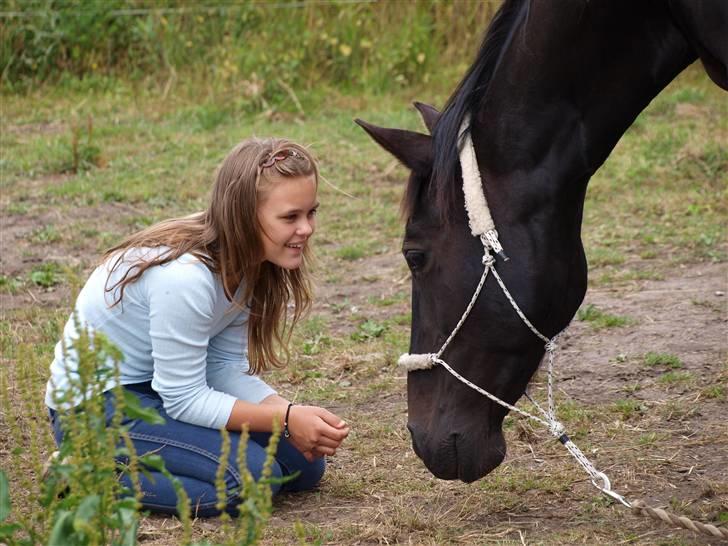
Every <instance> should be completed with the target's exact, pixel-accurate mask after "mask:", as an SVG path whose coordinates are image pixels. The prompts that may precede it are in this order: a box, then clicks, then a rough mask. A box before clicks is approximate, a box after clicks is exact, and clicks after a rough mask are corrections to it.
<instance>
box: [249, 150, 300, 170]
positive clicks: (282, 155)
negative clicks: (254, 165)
mask: <svg viewBox="0 0 728 546" xmlns="http://www.w3.org/2000/svg"><path fill="white" fill-rule="evenodd" d="M289 157H295V158H296V159H302V158H303V156H302V155H301V154H300V152H297V151H296V150H283V151H282V152H278V153H277V154H274V155H271V156H269V157H268V159H266V160H265V161H263V163H261V164H260V168H261V169H267V168H268V167H272V166H273V165H275V163H276V161H283V160H284V159H288V158H289Z"/></svg>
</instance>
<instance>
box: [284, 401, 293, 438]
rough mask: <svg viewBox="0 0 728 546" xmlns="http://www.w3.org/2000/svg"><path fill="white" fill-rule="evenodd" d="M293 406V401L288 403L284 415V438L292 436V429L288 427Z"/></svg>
mask: <svg viewBox="0 0 728 546" xmlns="http://www.w3.org/2000/svg"><path fill="white" fill-rule="evenodd" d="M292 407H293V402H289V403H288V407H287V408H286V415H285V417H283V437H284V438H290V437H291V431H290V430H289V428H288V422H289V419H290V417H291V408H292Z"/></svg>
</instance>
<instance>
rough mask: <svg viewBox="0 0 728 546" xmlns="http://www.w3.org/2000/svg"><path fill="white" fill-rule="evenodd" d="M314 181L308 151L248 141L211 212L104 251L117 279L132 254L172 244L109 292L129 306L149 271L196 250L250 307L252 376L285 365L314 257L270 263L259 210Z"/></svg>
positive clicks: (217, 186)
mask: <svg viewBox="0 0 728 546" xmlns="http://www.w3.org/2000/svg"><path fill="white" fill-rule="evenodd" d="M311 176H313V177H314V181H315V184H316V187H318V181H319V173H318V167H317V165H316V161H315V159H314V158H313V156H312V155H311V154H310V153H309V152H308V150H306V148H304V147H303V146H300V145H298V144H296V143H294V142H291V141H289V140H285V139H279V138H265V139H259V138H250V139H247V140H244V141H243V142H241V143H240V144H238V145H237V146H235V147H234V148H233V149H232V151H231V152H230V153H229V154H228V155H227V157H226V158H225V159H224V160H223V162H222V163H221V164H220V166H219V167H218V169H217V174H216V177H215V183H214V185H213V188H212V195H211V198H210V205H209V207H208V208H207V210H205V211H203V212H200V213H197V214H193V215H190V216H186V217H183V218H173V219H170V220H165V221H162V222H160V223H158V224H155V225H153V226H150V227H148V228H146V229H144V230H142V231H139V232H137V233H134V234H133V235H131V236H129V237H127V238H126V239H125V240H124V241H122V242H121V243H119V244H118V245H116V246H114V247H112V248H110V249H109V250H107V251H106V252H105V253H104V256H103V259H104V261H106V260H109V259H112V258H114V261H113V265H112V267H111V272H110V274H109V279H110V278H111V273H113V272H114V271H115V270H116V269H117V268H119V266H120V265H121V264H122V263H123V262H124V257H125V254H126V252H127V251H128V250H130V249H133V248H153V247H160V246H165V247H168V249H167V250H165V251H164V252H162V253H160V254H159V255H158V256H156V257H154V258H150V259H149V260H144V259H140V260H139V261H138V262H137V263H134V265H133V266H132V267H129V268H128V269H127V271H126V272H125V273H124V275H123V276H122V278H121V279H120V280H119V281H117V282H116V283H115V284H113V285H112V286H109V285H108V282H109V280H108V279H107V286H106V291H107V292H114V291H116V290H117V289H118V292H116V294H118V296H115V300H114V303H113V305H117V304H118V303H119V302H121V300H122V298H123V297H124V289H125V287H126V286H128V285H129V284H131V283H133V282H134V281H136V280H138V279H139V278H140V277H141V276H142V274H143V273H144V271H146V270H147V269H149V268H150V267H154V266H157V265H162V264H165V263H167V262H170V261H172V260H176V259H177V258H179V257H180V256H182V255H183V254H186V253H190V254H192V255H193V256H195V257H196V258H197V259H199V260H200V261H201V262H202V263H204V264H205V265H206V266H207V267H208V268H209V269H210V271H212V272H213V273H215V274H217V275H219V276H220V278H221V280H222V284H223V288H224V290H225V294H226V295H227V297H228V298H229V299H230V300H231V301H233V303H234V304H235V305H236V306H237V307H238V308H241V309H242V308H243V306H244V305H249V306H250V318H249V320H248V360H249V362H250V370H249V371H250V373H251V374H253V373H258V372H260V371H263V370H266V369H268V368H270V367H281V366H283V365H284V364H285V363H286V362H287V360H288V358H289V351H288V343H289V341H290V337H291V332H292V329H293V327H294V326H295V324H296V323H297V322H298V321H299V320H300V319H301V318H302V317H303V316H304V315H305V314H306V312H307V311H308V310H309V308H310V306H311V297H312V296H311V294H312V289H311V281H310V279H309V275H308V272H307V264H309V263H310V262H311V259H312V256H311V253H310V250H309V247H308V246H306V247H305V249H304V256H303V262H302V264H301V266H300V267H299V268H298V269H285V268H282V267H279V266H277V265H274V264H272V263H271V262H268V261H265V260H264V252H263V243H262V239H261V234H262V228H261V226H260V223H259V221H258V214H257V212H258V207H259V204H260V203H261V201H262V200H263V199H265V197H266V194H267V193H268V191H269V189H270V188H271V187H272V186H273V185H275V184H276V182H277V181H281V180H284V179H290V178H297V177H306V178H309V177H311ZM241 281H244V282H245V290H244V291H243V293H242V294H241V295H239V297H238V299H237V300H236V299H235V292H236V290H237V288H238V285H239V284H240V282H241ZM291 299H292V300H293V304H294V307H293V312H292V314H291V317H290V319H291V320H290V325H289V320H288V319H289V316H288V313H287V306H288V302H289V301H290V300H291ZM281 352H282V353H283V354H282V355H281V354H280V353H281Z"/></svg>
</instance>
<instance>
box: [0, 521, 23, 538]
mask: <svg viewBox="0 0 728 546" xmlns="http://www.w3.org/2000/svg"><path fill="white" fill-rule="evenodd" d="M18 529H20V525H18V524H17V523H3V524H2V525H0V540H8V539H9V538H10V537H12V536H13V535H14V534H15V531H17V530H18Z"/></svg>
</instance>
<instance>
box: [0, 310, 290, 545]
mask: <svg viewBox="0 0 728 546" xmlns="http://www.w3.org/2000/svg"><path fill="white" fill-rule="evenodd" d="M76 329H77V331H78V332H79V335H78V337H77V338H76V339H74V340H73V341H72V342H71V343H70V345H69V346H68V347H67V348H66V349H65V353H66V357H67V360H73V361H75V362H77V363H78V365H77V367H76V368H74V369H73V370H71V369H69V371H68V374H67V376H66V380H67V383H66V384H65V385H63V387H62V388H60V389H58V392H59V394H58V395H57V396H56V398H55V400H54V404H55V405H56V407H59V408H63V411H60V412H59V413H58V416H57V418H59V419H61V428H62V429H63V431H64V437H63V442H62V443H61V445H60V447H59V449H58V451H55V452H54V453H53V454H52V456H51V457H49V458H48V461H47V462H46V464H45V465H43V458H44V454H46V453H48V452H49V451H52V449H53V446H52V441H51V440H50V435H49V434H48V433H47V431H43V430H40V427H39V421H40V422H41V423H42V422H43V421H44V420H43V419H40V420H39V419H37V417H38V416H39V415H42V413H43V412H44V408H41V407H40V406H42V404H39V403H38V397H35V396H30V395H29V394H28V393H29V392H30V389H31V388H33V386H37V385H38V384H41V383H42V381H41V379H40V377H38V375H39V372H38V370H40V369H41V368H40V367H39V366H37V365H36V364H37V362H35V357H34V356H33V353H32V351H30V350H21V351H19V352H20V358H19V359H18V360H19V361H21V362H26V363H28V364H27V365H21V366H19V368H18V372H17V383H14V386H15V387H17V388H19V389H21V390H23V391H26V390H27V391H28V392H24V394H23V395H22V396H14V397H13V398H14V399H18V400H20V401H21V406H22V407H13V406H12V404H11V398H10V391H11V387H10V385H8V378H7V377H6V376H5V375H4V374H3V375H0V393H1V394H2V396H0V403H2V406H0V407H1V409H2V410H3V411H2V413H3V414H4V416H6V417H7V418H8V422H10V421H11V420H12V419H13V418H15V419H16V420H17V422H18V423H25V424H28V428H27V429H25V428H24V427H21V426H10V427H9V428H10V430H11V435H12V437H11V438H10V446H11V454H12V457H13V461H11V463H12V464H11V468H10V469H8V472H9V473H10V474H12V472H11V469H12V468H23V467H25V468H27V467H28V464H27V462H26V463H25V464H23V461H25V460H27V459H28V458H29V459H30V460H31V461H32V463H31V465H30V466H31V468H32V469H33V472H32V473H27V472H26V473H22V474H20V475H14V476H13V475H11V476H10V480H9V479H8V478H9V475H8V474H6V473H5V471H4V470H3V471H0V543H3V544H4V543H7V544H23V545H26V544H27V545H35V544H63V545H69V546H76V545H78V546H90V545H119V546H126V545H133V544H136V536H137V529H138V525H139V508H140V502H139V501H140V499H141V491H140V489H139V473H140V472H148V471H150V470H154V471H156V472H159V473H161V474H163V475H164V476H166V477H167V478H168V479H169V480H170V481H171V482H172V484H173V485H174V488H175V490H176V492H177V499H178V502H177V512H178V514H179V519H180V520H181V522H182V525H183V536H182V542H181V544H191V543H192V538H191V537H192V524H191V519H190V501H189V498H188V497H187V495H186V493H185V491H184V489H183V488H182V486H181V484H180V482H179V480H177V478H175V477H174V476H173V475H172V474H171V473H170V472H169V471H168V470H167V469H166V468H165V465H164V461H163V460H162V458H161V457H160V456H159V455H158V454H156V453H145V454H142V455H139V454H137V453H136V451H135V449H134V445H133V443H132V441H131V439H130V438H129V436H128V434H127V429H126V427H125V426H124V425H123V424H122V421H123V419H124V416H127V417H129V418H132V419H141V420H143V421H146V422H149V423H156V424H163V423H164V420H163V418H162V417H161V416H160V415H159V414H158V413H157V412H156V411H155V410H150V409H148V408H143V407H142V406H141V405H140V403H139V400H138V399H137V397H136V396H135V395H134V394H133V393H131V392H129V391H127V390H124V389H123V388H122V387H121V386H120V385H119V380H118V379H119V363H120V361H121V358H122V355H121V353H120V351H119V350H118V349H117V348H116V347H115V346H114V345H113V344H112V343H111V342H110V341H109V340H108V339H107V338H106V337H105V336H103V335H102V334H100V333H96V332H92V331H88V330H86V329H85V328H82V327H79V324H78V322H77V328H76ZM69 355H70V356H71V358H68V357H69ZM111 385H113V387H111V390H112V392H113V394H114V413H113V415H112V416H111V418H110V423H107V421H108V417H107V415H106V410H105V407H104V406H105V404H104V392H105V391H106V390H107V389H108V388H109V387H110V386H111ZM279 436H280V434H279V431H278V430H277V429H276V430H274V434H273V436H272V439H271V441H270V444H269V446H268V449H267V460H266V463H265V466H264V470H263V475H262V478H261V480H259V481H258V482H256V481H255V480H254V479H253V477H252V475H251V474H250V472H249V471H247V470H243V471H242V472H241V475H242V476H243V480H244V482H243V487H242V488H241V490H240V491H239V492H238V493H237V494H238V495H239V496H240V505H239V506H238V509H237V512H238V514H239V516H238V518H237V520H236V522H235V524H234V525H232V526H230V528H229V533H227V536H228V537H229V541H226V544H236V545H239V544H254V543H256V542H257V540H258V539H259V538H260V536H261V534H262V530H263V528H264V526H265V524H266V523H267V520H268V517H269V516H270V513H271V511H272V493H271V488H270V484H271V483H272V482H273V481H274V480H273V478H271V465H272V462H273V460H274V457H275V452H276V449H277V445H278V440H279ZM223 437H224V438H226V439H227V438H228V433H227V432H225V431H223ZM247 441H248V435H247V431H244V432H243V438H242V440H241V442H240V444H239V446H240V447H239V452H238V463H239V464H240V468H241V469H246V468H247V467H246V464H245V449H246V446H247ZM227 445H228V446H229V441H227ZM222 460H223V461H225V460H227V458H226V457H224V458H223V459H222ZM122 478H126V479H122ZM11 483H14V484H17V485H18V488H17V492H18V493H20V491H23V492H25V496H24V497H23V498H20V495H17V497H18V498H16V500H15V504H16V505H22V504H23V503H25V504H26V505H28V506H31V507H32V508H31V509H30V510H16V513H15V514H11V494H10V484H11ZM220 502H221V509H222V508H224V507H225V506H226V504H227V502H228V494H227V492H226V491H225V488H224V485H223V486H222V488H221V490H220Z"/></svg>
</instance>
